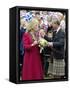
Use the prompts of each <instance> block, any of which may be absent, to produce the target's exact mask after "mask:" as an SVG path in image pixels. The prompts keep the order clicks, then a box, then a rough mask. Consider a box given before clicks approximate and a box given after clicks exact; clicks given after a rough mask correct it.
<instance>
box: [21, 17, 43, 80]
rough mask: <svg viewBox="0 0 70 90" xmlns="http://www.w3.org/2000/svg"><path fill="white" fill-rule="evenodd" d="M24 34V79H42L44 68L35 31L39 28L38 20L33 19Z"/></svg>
mask: <svg viewBox="0 0 70 90" xmlns="http://www.w3.org/2000/svg"><path fill="white" fill-rule="evenodd" d="M27 30H28V32H26V33H25V34H24V36H23V42H24V49H25V54H24V59H23V61H24V62H23V68H22V80H40V79H43V70H42V63H41V56H40V51H39V47H38V44H37V41H36V40H37V38H36V35H35V31H36V30H38V21H37V20H36V19H33V20H32V21H31V22H30V23H29V24H28V28H27Z"/></svg>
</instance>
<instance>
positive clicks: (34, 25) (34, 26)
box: [27, 18, 39, 32]
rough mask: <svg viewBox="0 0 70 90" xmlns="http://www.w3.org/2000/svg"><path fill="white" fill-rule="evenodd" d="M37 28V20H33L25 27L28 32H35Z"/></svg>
mask: <svg viewBox="0 0 70 90" xmlns="http://www.w3.org/2000/svg"><path fill="white" fill-rule="evenodd" d="M38 26H39V22H38V20H37V19H35V18H33V19H32V20H31V21H30V22H29V23H28V25H27V30H28V32H31V31H37V30H38Z"/></svg>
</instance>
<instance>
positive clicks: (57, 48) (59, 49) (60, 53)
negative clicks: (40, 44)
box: [44, 29, 65, 59]
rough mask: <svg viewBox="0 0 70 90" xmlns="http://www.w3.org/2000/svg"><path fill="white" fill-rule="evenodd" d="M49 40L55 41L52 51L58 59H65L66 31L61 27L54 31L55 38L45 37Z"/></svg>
mask: <svg viewBox="0 0 70 90" xmlns="http://www.w3.org/2000/svg"><path fill="white" fill-rule="evenodd" d="M44 38H45V39H46V40H47V41H49V42H53V47H52V52H53V57H54V58H56V59H64V44H65V43H64V41H65V33H64V32H63V31H62V30H61V29H60V30H59V31H58V32H57V33H56V34H55V32H53V38H52V39H50V38H48V37H47V36H45V37H44Z"/></svg>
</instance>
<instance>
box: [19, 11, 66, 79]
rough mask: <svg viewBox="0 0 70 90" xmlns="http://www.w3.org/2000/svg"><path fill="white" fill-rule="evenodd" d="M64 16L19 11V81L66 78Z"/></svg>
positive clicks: (59, 13)
mask: <svg viewBox="0 0 70 90" xmlns="http://www.w3.org/2000/svg"><path fill="white" fill-rule="evenodd" d="M65 18H66V17H65V13H62V12H53V11H34V10H21V11H20V79H21V80H40V79H54V78H65V59H64V58H65V26H66V25H65Z"/></svg>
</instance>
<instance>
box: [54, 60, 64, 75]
mask: <svg viewBox="0 0 70 90" xmlns="http://www.w3.org/2000/svg"><path fill="white" fill-rule="evenodd" d="M53 75H56V76H64V75H65V61H64V59H53Z"/></svg>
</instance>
